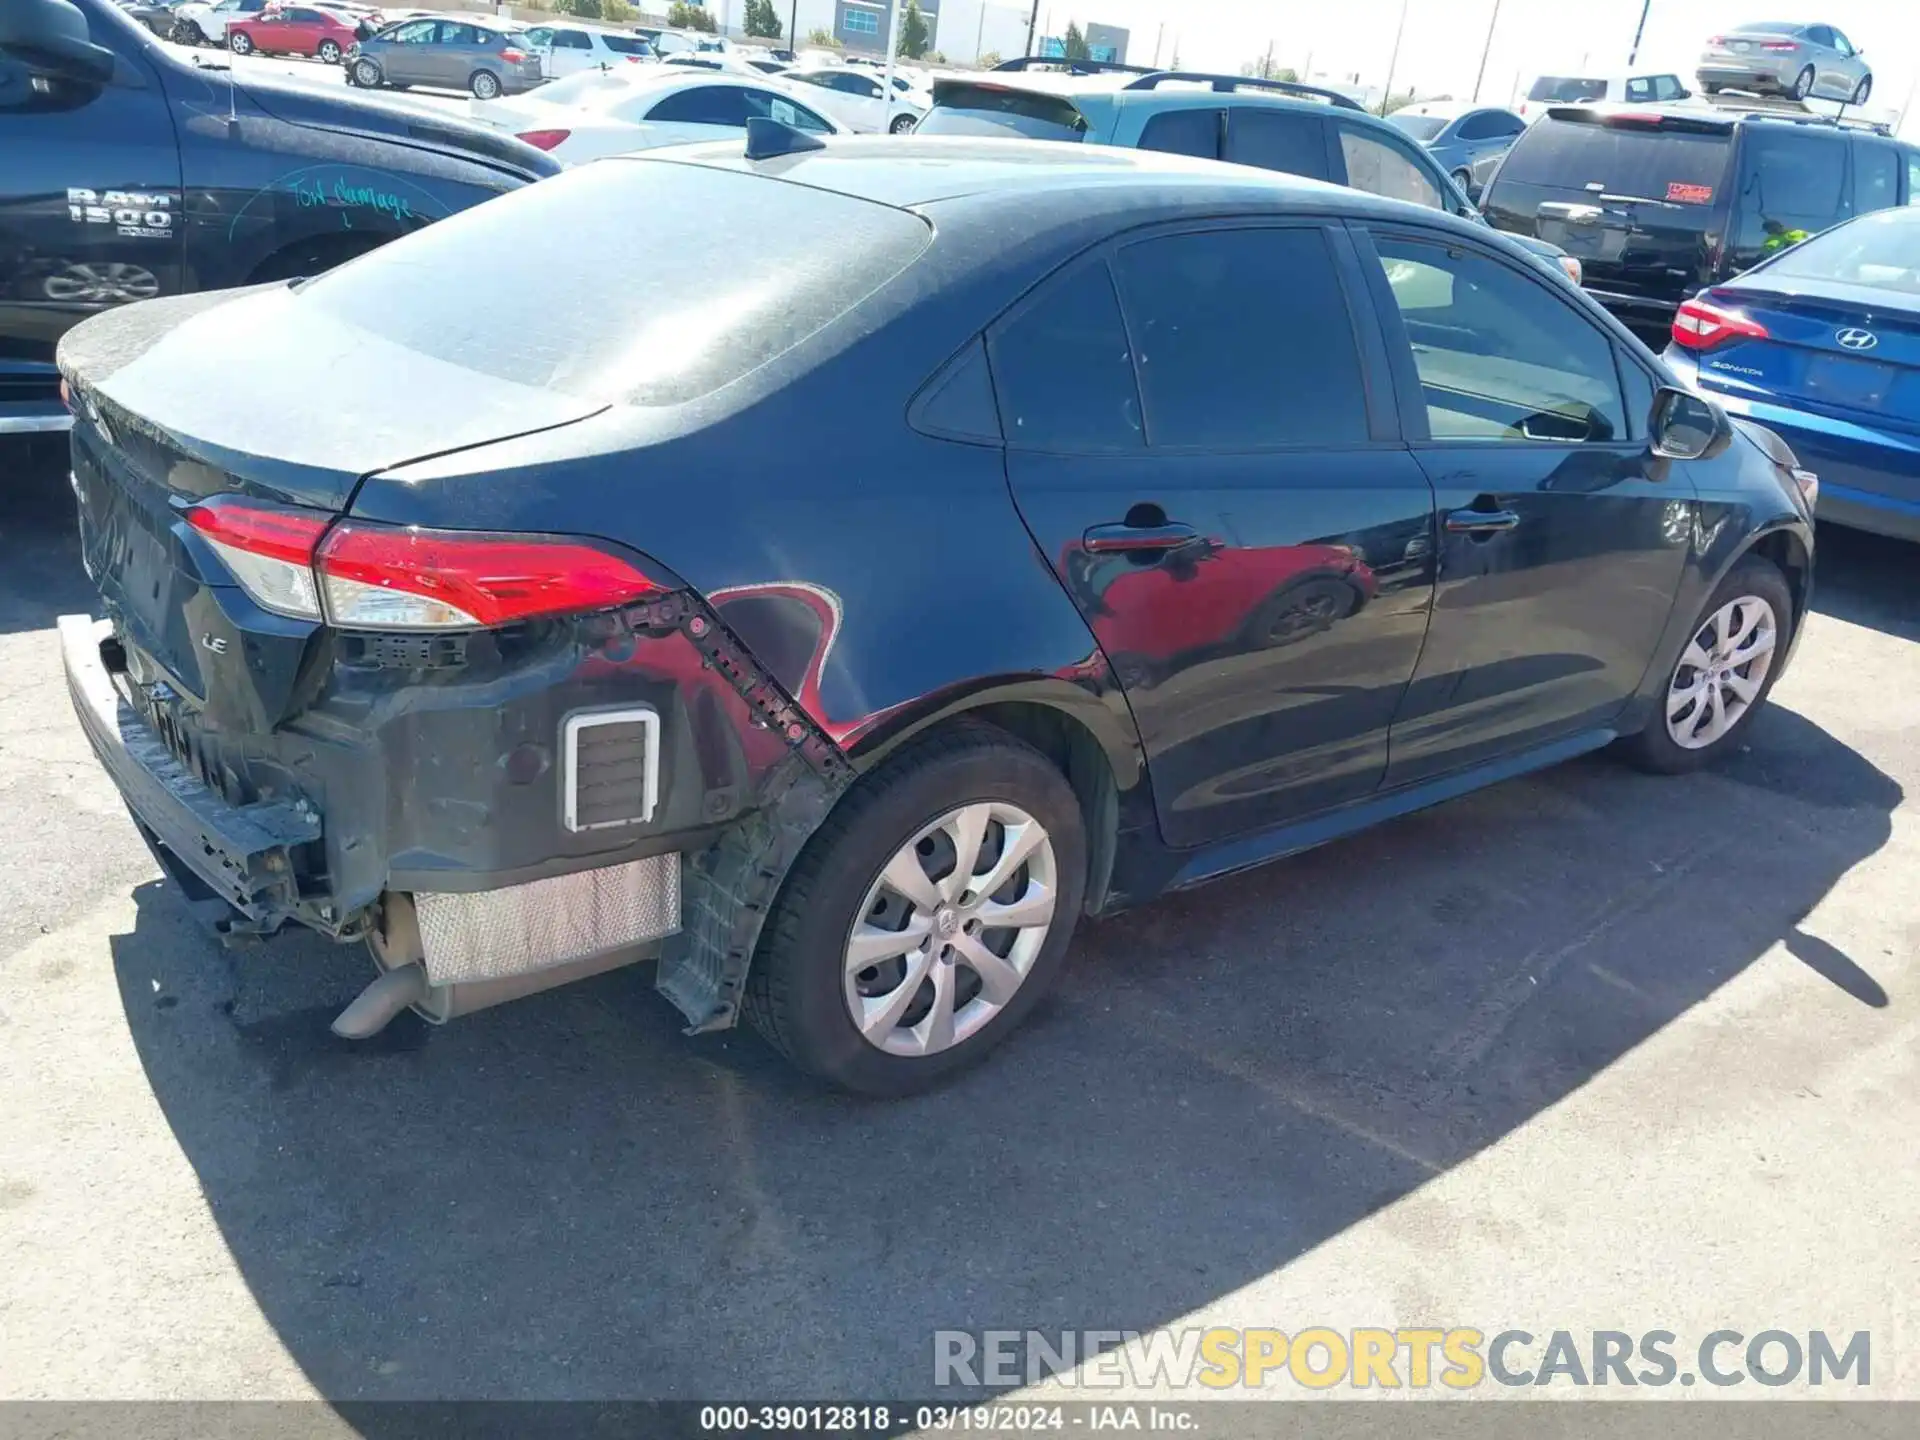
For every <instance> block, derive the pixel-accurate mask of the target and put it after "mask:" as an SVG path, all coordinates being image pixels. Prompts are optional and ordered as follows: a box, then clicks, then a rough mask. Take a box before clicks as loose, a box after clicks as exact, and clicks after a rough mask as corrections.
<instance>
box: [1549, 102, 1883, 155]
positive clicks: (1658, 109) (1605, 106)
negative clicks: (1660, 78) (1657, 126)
mask: <svg viewBox="0 0 1920 1440" xmlns="http://www.w3.org/2000/svg"><path fill="white" fill-rule="evenodd" d="M1562 110H1580V111H1585V112H1587V113H1590V114H1593V115H1598V116H1613V115H1657V116H1659V117H1660V118H1662V119H1667V120H1688V121H1692V122H1695V125H1696V127H1697V128H1699V129H1724V130H1726V131H1727V132H1728V133H1731V132H1732V131H1733V129H1734V127H1735V126H1738V125H1750V124H1764V125H1776V126H1777V125H1791V126H1793V127H1794V128H1795V129H1797V130H1810V131H1813V132H1815V133H1820V132H1826V133H1829V134H1833V135H1878V136H1880V137H1881V138H1882V139H1889V138H1891V139H1894V140H1895V141H1896V142H1897V143H1900V144H1902V145H1904V146H1906V147H1907V148H1909V149H1910V148H1912V144H1911V142H1910V141H1900V140H1899V137H1897V136H1889V134H1888V132H1887V131H1886V130H1884V129H1882V128H1880V124H1879V122H1874V121H1866V120H1853V119H1848V120H1846V121H1839V120H1835V119H1833V118H1832V117H1830V116H1826V115H1796V114H1794V113H1792V112H1791V111H1781V110H1731V109H1721V108H1719V107H1717V106H1716V107H1714V108H1711V109H1709V108H1707V107H1705V106H1696V105H1688V104H1684V103H1673V102H1665V103H1644V104H1633V103H1630V102H1628V103H1622V102H1619V101H1612V100H1605V101H1602V100H1589V101H1581V102H1574V103H1568V104H1561V103H1552V102H1549V107H1548V110H1547V115H1546V118H1547V119H1549V120H1551V119H1553V118H1555V112H1556V111H1562Z"/></svg>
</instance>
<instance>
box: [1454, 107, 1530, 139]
mask: <svg viewBox="0 0 1920 1440" xmlns="http://www.w3.org/2000/svg"><path fill="white" fill-rule="evenodd" d="M1518 133H1519V132H1518V131H1516V130H1513V129H1510V128H1509V125H1508V119H1507V117H1506V116H1505V115H1500V114H1497V113H1495V112H1494V111H1492V110H1488V111H1484V112H1482V113H1481V114H1479V115H1469V116H1468V117H1467V118H1466V119H1465V120H1463V121H1461V122H1460V138H1461V139H1462V140H1492V139H1493V138H1495V137H1496V136H1499V135H1514V134H1518Z"/></svg>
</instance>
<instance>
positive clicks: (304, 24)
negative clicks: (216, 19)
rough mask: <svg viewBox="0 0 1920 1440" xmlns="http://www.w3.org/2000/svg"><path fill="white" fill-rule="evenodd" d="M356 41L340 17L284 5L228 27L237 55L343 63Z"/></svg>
mask: <svg viewBox="0 0 1920 1440" xmlns="http://www.w3.org/2000/svg"><path fill="white" fill-rule="evenodd" d="M355 38H356V37H355V35H354V32H353V26H352V25H350V24H349V23H348V22H347V21H345V20H344V19H342V18H341V17H340V16H338V15H334V14H330V13H329V12H327V11H325V10H320V9H316V8H314V7H311V6H307V5H283V6H281V7H280V8H279V9H278V10H267V11H263V12H261V13H260V14H259V15H256V16H254V17H253V18H252V19H250V20H234V21H231V22H229V23H228V25H227V48H228V49H230V50H232V51H233V53H234V54H236V55H251V54H253V53H254V52H255V51H258V52H260V53H261V54H262V55H306V56H310V57H313V58H315V59H319V60H324V61H325V62H326V63H327V64H329V65H338V64H339V63H340V57H341V56H342V55H344V54H346V53H347V47H348V46H350V45H352V44H353V42H354V40H355Z"/></svg>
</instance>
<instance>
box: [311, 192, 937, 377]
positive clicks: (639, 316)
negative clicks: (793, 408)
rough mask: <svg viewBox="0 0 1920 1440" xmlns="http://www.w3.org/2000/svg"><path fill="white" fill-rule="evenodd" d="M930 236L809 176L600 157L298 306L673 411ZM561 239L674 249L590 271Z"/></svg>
mask: <svg viewBox="0 0 1920 1440" xmlns="http://www.w3.org/2000/svg"><path fill="white" fill-rule="evenodd" d="M716 235H752V236H753V237H754V241H753V243H752V244H751V245H723V244H715V243H714V236H716ZM929 235H930V232H929V230H928V228H927V225H926V223H925V222H924V221H922V220H921V219H919V218H918V217H917V216H914V215H910V214H908V213H907V212H906V211H904V210H898V209H895V208H893V207H891V206H887V205H879V204H875V203H873V202H871V201H867V200H857V199H854V198H852V197H850V196H846V195H841V194H836V193H833V192H831V191H826V190H819V189H815V188H813V187H810V186H804V185H790V184H785V183H782V182H780V181H777V180H770V179H767V178H765V177H763V176H759V175H748V174H740V173H738V172H735V171H725V170H714V169H708V168H706V167H704V166H699V165H686V164H676V163H673V162H669V161H657V160H638V159H619V160H604V161H601V162H599V163H597V164H594V165H584V166H581V167H580V168H578V169H576V170H571V171H568V172H567V173H565V174H562V175H558V176H555V177H554V178H553V179H552V180H551V181H542V182H541V183H540V184H538V185H529V186H527V187H526V188H525V189H523V190H518V191H515V192H514V193H512V194H510V195H504V196H501V197H500V198H499V199H497V200H490V201H488V202H487V203H486V204H485V205H476V206H474V207H473V208H472V209H470V210H466V211H463V212H461V213H460V214H458V215H455V216H453V217H452V218H450V219H447V220H442V221H439V222H438V223H437V224H434V225H430V226H428V227H427V228H426V229H424V230H419V231H416V232H415V233H414V234H412V235H409V236H407V237H405V238H404V239H401V240H396V241H394V242H392V243H391V244H388V245H383V246H381V247H380V248H379V249H377V250H375V251H373V252H372V253H370V254H368V255H366V256H363V257H362V258H361V259H359V260H356V261H352V262H350V263H348V264H347V265H344V266H342V267H341V268H339V269H337V270H333V271H329V272H328V273H326V274H324V275H322V276H320V277H319V278H318V279H315V280H312V281H309V282H308V283H307V284H306V285H304V286H303V287H302V288H301V296H300V303H301V304H302V305H312V306H316V307H318V308H319V309H320V310H321V311H323V312H325V313H326V314H327V315H329V316H330V317H332V318H334V319H336V320H339V321H342V322H344V323H346V324H348V325H352V326H354V327H356V328H358V329H360V330H363V331H366V332H367V333H369V334H372V335H374V336H377V337H379V338H381V339H384V340H388V341H391V342H392V343H394V344H396V345H401V346H404V347H405V348H407V349H409V350H412V351H415V352H417V353H418V354H421V355H425V356H428V357H430V358H432V359H435V360H442V361H445V362H447V363H449V364H453V365H458V366H462V367H464V368H466V369H469V370H477V371H480V372H481V373H483V374H486V375H492V376H495V377H497V378H499V379H502V380H510V381H513V382H515V383H516V384H521V385H531V386H535V387H538V388H541V389H547V390H557V391H560V392H561V393H563V394H567V395H574V396H578V397H580V398H583V399H590V400H599V401H608V402H611V401H624V402H626V403H628V404H633V405H675V404H680V403H682V402H684V401H687V400H692V399H695V398H697V397H699V396H701V395H705V394H708V393H710V392H712V391H714V390H717V389H719V388H720V387H721V386H723V385H727V384H730V383H732V382H733V381H735V380H737V379H739V378H740V377H741V376H743V375H745V374H747V373H748V372H749V371H752V370H754V369H757V368H758V367H759V366H761V365H763V364H765V363H766V362H767V361H769V360H771V359H773V358H774V357H775V356H777V355H779V354H781V353H783V352H784V351H786V350H789V349H791V348H792V347H793V346H795V345H797V344H799V343H800V342H801V341H803V340H805V339H806V338H807V337H808V336H809V335H812V334H813V333H814V332H815V331H817V330H819V329H821V328H822V327H823V326H825V325H827V324H829V323H830V322H831V321H833V320H835V319H837V318H838V317H839V316H841V315H843V314H845V313H846V312H847V311H848V310H850V309H852V308H853V307H854V306H856V305H858V304H859V303H860V302H861V301H862V300H863V299H864V298H866V296H868V295H870V294H871V293H872V292H873V291H875V290H877V289H879V288H880V287H881V286H882V285H884V284H885V283H886V282H887V281H889V280H891V279H892V278H893V277H894V276H896V275H897V274H899V273H900V272H901V271H902V270H904V269H905V268H906V267H907V266H908V265H910V264H912V263H913V261H914V260H915V258H916V257H918V256H919V255H920V254H921V252H922V251H923V250H925V249H926V247H927V244H928V241H929ZM556 236H564V237H566V238H565V249H566V250H567V252H568V253H571V254H576V255H583V256H584V255H591V256H599V257H602V258H606V257H619V256H632V255H635V254H638V253H640V252H642V251H644V252H646V253H648V254H658V255H668V256H672V257H673V259H672V263H671V264H665V265H641V264H628V265H619V266H617V268H616V269H614V270H611V271H607V272H605V274H603V275H601V276H600V277H599V278H596V279H594V280H592V281H587V280H584V279H582V278H581V277H579V276H576V275H572V274H569V273H568V272H567V270H566V267H565V266H559V267H558V268H556V265H555V255H556V252H555V250H554V245H555V237H556Z"/></svg>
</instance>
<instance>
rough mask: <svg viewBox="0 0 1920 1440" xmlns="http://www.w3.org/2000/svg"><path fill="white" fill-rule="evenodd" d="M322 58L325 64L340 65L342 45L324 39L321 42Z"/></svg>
mask: <svg viewBox="0 0 1920 1440" xmlns="http://www.w3.org/2000/svg"><path fill="white" fill-rule="evenodd" d="M320 59H321V61H322V63H324V64H327V65H338V64H339V63H340V47H339V46H338V45H336V44H335V43H334V42H333V41H331V40H322V41H321V42H320Z"/></svg>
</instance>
